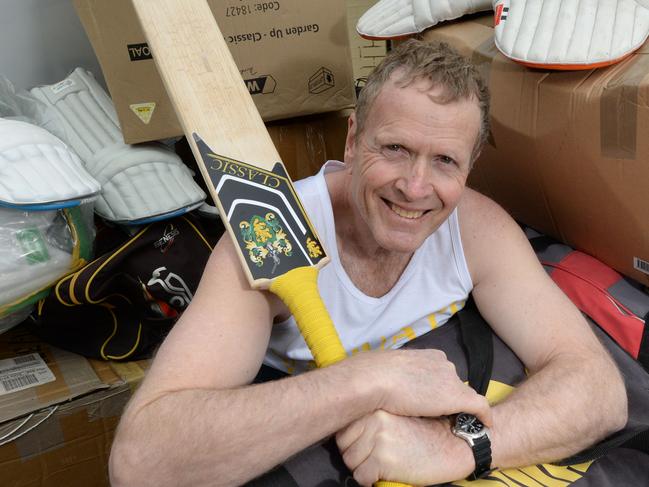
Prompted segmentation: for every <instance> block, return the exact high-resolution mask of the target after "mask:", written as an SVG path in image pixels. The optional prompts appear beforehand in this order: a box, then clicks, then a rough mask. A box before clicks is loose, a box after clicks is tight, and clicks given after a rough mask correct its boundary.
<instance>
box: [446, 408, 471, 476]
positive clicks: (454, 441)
mask: <svg viewBox="0 0 649 487" xmlns="http://www.w3.org/2000/svg"><path fill="white" fill-rule="evenodd" d="M451 425H452V423H451V421H449V428H448V432H449V436H450V438H451V439H450V442H451V443H450V445H451V449H452V452H453V454H452V455H451V458H454V459H455V460H456V461H457V464H458V466H459V467H460V469H461V472H460V477H458V479H456V480H460V479H465V478H467V477H468V476H469V475H471V474H472V473H473V472H474V470H475V458H474V457H473V450H472V449H471V447H470V446H469V444H468V443H467V442H466V441H465V440H463V439H462V438H459V437H457V436H455V435H454V434H453V433H452V432H451Z"/></svg>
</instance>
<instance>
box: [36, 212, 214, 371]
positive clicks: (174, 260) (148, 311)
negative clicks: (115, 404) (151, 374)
mask: <svg viewBox="0 0 649 487" xmlns="http://www.w3.org/2000/svg"><path fill="white" fill-rule="evenodd" d="M207 223H208V224H210V225H212V226H217V225H216V224H215V222H214V221H209V222H207ZM218 226H219V227H220V231H219V232H217V235H218V234H220V233H222V231H223V226H222V224H220V223H219V224H218ZM203 227H204V225H203V222H202V221H201V220H200V219H199V218H198V217H196V216H194V215H191V214H189V215H183V216H181V217H177V218H174V219H170V220H164V221H159V222H155V223H151V224H149V225H147V226H145V227H142V228H140V229H139V230H138V231H137V232H136V233H135V235H133V236H131V237H127V238H124V236H123V234H122V233H121V232H119V231H117V230H116V229H111V228H104V229H103V230H102V233H101V241H100V242H98V248H101V249H102V250H105V249H106V248H109V249H110V250H108V251H106V252H105V253H104V254H102V255H100V256H99V257H97V258H96V259H95V260H93V261H92V262H90V263H88V264H87V265H86V266H84V267H83V268H82V269H80V270H78V271H77V272H75V273H74V274H71V275H70V276H67V277H66V278H64V279H62V280H61V281H59V282H58V283H57V285H56V286H55V287H54V289H53V291H52V292H51V293H50V295H49V296H48V297H47V298H46V299H45V300H43V301H42V302H41V303H40V305H39V307H38V312H37V317H36V318H37V319H36V325H35V326H34V327H33V331H34V332H35V333H36V334H38V335H39V336H40V337H41V338H42V339H43V340H45V341H47V342H48V343H51V344H53V345H56V346H58V347H60V348H63V349H66V350H70V351H72V352H75V353H78V354H81V355H84V356H86V357H90V358H97V359H104V360H109V359H110V360H137V359H142V358H148V357H150V356H151V355H152V354H153V352H154V351H155V349H156V348H157V346H158V345H159V344H160V342H161V341H162V340H163V339H164V337H165V336H166V334H167V333H168V332H169V330H170V329H171V327H172V326H173V325H174V323H175V322H176V321H177V319H178V317H179V316H180V314H181V313H182V312H183V311H184V309H185V308H186V307H187V305H188V304H189V302H190V300H191V298H192V296H193V294H194V292H195V291H196V289H197V287H198V283H199V281H200V278H201V276H202V274H203V269H204V267H205V264H206V263H207V259H208V258H209V255H210V253H211V249H212V247H213V245H214V244H215V243H216V240H217V239H216V238H215V235H214V233H209V232H206V231H205V230H204V228H203ZM120 240H121V241H120Z"/></svg>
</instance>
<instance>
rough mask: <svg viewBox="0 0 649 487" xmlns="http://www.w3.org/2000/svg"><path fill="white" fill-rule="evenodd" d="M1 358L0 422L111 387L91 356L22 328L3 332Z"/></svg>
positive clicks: (0, 340) (0, 349)
mask: <svg viewBox="0 0 649 487" xmlns="http://www.w3.org/2000/svg"><path fill="white" fill-rule="evenodd" d="M21 357H23V359H22V360H21ZM0 360H2V361H3V362H1V363H3V364H4V368H2V369H0V383H2V385H3V387H2V389H1V393H0V423H1V422H5V421H8V420H11V419H14V418H17V417H20V416H24V415H27V414H30V413H33V412H35V411H39V410H41V409H44V408H47V407H49V406H52V405H55V404H60V403H62V402H65V401H69V400H71V399H73V398H75V397H78V396H81V395H83V394H87V393H89V392H92V391H95V390H97V389H103V388H107V387H108V384H106V383H104V382H102V381H101V380H100V379H99V377H97V374H96V373H95V371H94V370H93V368H92V367H91V366H90V363H89V362H88V360H87V359H85V358H84V357H82V356H80V355H77V354H74V353H71V352H66V351H64V350H60V349H57V348H55V347H51V346H49V345H47V344H44V343H42V342H40V341H39V340H38V339H37V338H36V337H34V336H33V335H31V334H30V333H29V332H28V331H26V330H25V329H24V328H22V327H17V328H14V329H13V330H10V331H9V332H7V333H4V334H2V335H0ZM40 360H42V363H44V367H43V365H41V362H40ZM37 368H38V370H37ZM47 370H49V371H50V372H51V374H52V376H53V379H54V380H50V377H48V372H47ZM39 374H40V375H39ZM3 381H4V382H3ZM26 386H29V387H27V388H22V387H26Z"/></svg>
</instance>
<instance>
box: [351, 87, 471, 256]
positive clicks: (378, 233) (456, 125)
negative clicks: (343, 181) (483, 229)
mask: <svg viewBox="0 0 649 487" xmlns="http://www.w3.org/2000/svg"><path fill="white" fill-rule="evenodd" d="M439 94H440V91H439V88H436V87H433V88H430V84H429V83H428V82H424V81H417V82H414V83H411V84H410V85H409V86H407V87H405V88H400V87H399V86H397V85H396V84H395V83H394V81H393V80H390V81H388V82H387V83H386V84H385V86H384V87H383V88H382V89H381V91H380V92H379V94H378V95H377V97H376V99H375V100H374V103H373V105H372V107H371V108H370V110H369V113H368V115H367V118H366V120H365V125H364V129H363V132H362V133H360V134H356V132H355V129H356V124H355V119H354V118H353V116H352V117H351V118H350V130H349V134H348V137H347V144H346V147H345V161H346V163H347V164H348V165H349V170H350V171H351V174H352V181H351V185H350V192H351V193H350V194H351V201H352V204H353V205H354V206H355V208H356V210H357V212H358V215H359V216H360V217H361V219H362V221H363V222H364V224H365V225H366V226H367V227H368V228H365V230H369V232H371V234H372V236H373V237H374V240H375V241H376V243H377V244H378V245H379V246H380V247H382V248H384V249H386V250H391V251H395V252H406V253H411V252H414V251H415V250H416V249H417V248H418V247H419V246H420V245H421V244H422V243H423V241H424V240H425V239H426V238H427V237H428V236H429V235H430V234H431V233H433V232H434V231H435V230H436V229H437V228H438V227H439V226H440V225H441V224H442V222H444V220H446V218H448V216H449V214H450V213H451V212H452V211H453V209H454V208H455V207H456V206H457V204H458V203H459V201H460V198H461V196H462V192H463V190H464V187H465V183H466V178H467V176H468V174H469V169H470V165H471V153H472V150H473V146H474V144H475V142H476V139H477V136H478V132H479V129H480V108H479V107H478V103H477V101H475V100H461V101H456V102H452V103H447V104H440V103H436V102H435V101H434V98H435V95H439Z"/></svg>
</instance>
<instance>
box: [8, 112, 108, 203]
mask: <svg viewBox="0 0 649 487" xmlns="http://www.w3.org/2000/svg"><path fill="white" fill-rule="evenodd" d="M100 190H101V187H100V186H99V183H98V182H97V181H96V180H95V179H94V178H93V177H92V176H90V174H88V172H87V171H86V170H85V169H84V168H83V165H82V163H81V161H80V160H79V157H77V155H76V154H75V153H74V152H73V151H71V150H70V149H69V148H68V147H67V146H66V145H65V144H64V143H63V142H62V141H61V140H60V139H58V138H57V137H55V136H54V135H52V134H51V133H49V132H48V131H47V130H45V129H42V128H40V127H38V126H36V125H32V124H30V123H26V122H21V121H17V120H9V119H2V118H0V202H1V203H3V204H4V205H8V206H17V207H29V206H34V205H36V206H49V207H52V208H56V207H59V206H65V205H66V202H72V201H74V200H82V199H87V198H90V197H92V196H94V195H96V194H97V193H99V191H100Z"/></svg>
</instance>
